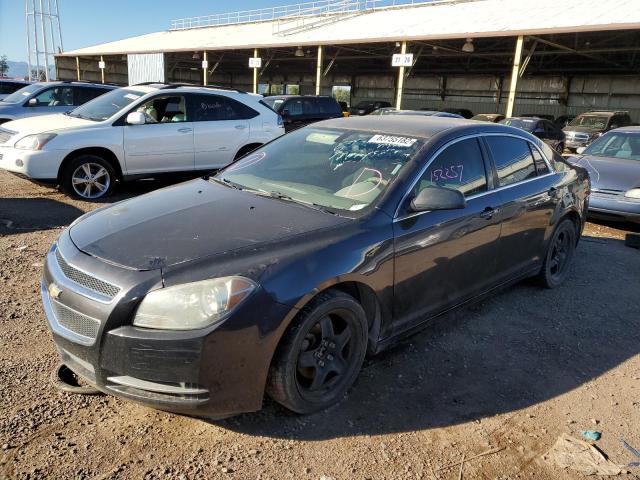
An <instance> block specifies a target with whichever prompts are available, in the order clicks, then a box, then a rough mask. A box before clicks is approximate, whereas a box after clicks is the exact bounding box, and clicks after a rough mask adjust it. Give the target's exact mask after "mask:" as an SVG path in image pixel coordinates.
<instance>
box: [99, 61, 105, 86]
mask: <svg viewBox="0 0 640 480" xmlns="http://www.w3.org/2000/svg"><path fill="white" fill-rule="evenodd" d="M100 65H104V58H103V57H102V55H100ZM100 76H101V77H102V83H104V68H100Z"/></svg>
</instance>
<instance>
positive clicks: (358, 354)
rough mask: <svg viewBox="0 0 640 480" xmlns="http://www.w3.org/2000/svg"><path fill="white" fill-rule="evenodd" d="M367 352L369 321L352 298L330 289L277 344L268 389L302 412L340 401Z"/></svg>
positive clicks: (320, 296) (272, 394)
mask: <svg viewBox="0 0 640 480" xmlns="http://www.w3.org/2000/svg"><path fill="white" fill-rule="evenodd" d="M366 350H367V318H366V315H365V312H364V310H363V309H362V306H361V305H360V304H359V303H358V302H357V301H356V300H355V299H354V298H353V297H351V296H350V295H347V294H346V293H343V292H340V291H332V290H329V291H327V292H325V293H321V294H320V295H318V296H317V297H316V298H315V299H314V300H312V301H311V302H310V304H309V305H307V306H305V307H304V308H303V309H302V310H301V311H300V314H299V315H298V317H297V318H296V319H295V320H294V321H293V322H292V324H291V325H290V326H289V328H288V329H287V331H286V332H285V334H284V335H283V337H282V339H281V340H280V344H279V345H278V348H277V351H276V354H275V357H274V360H273V362H272V364H271V368H270V370H269V377H268V379H267V387H266V391H267V393H268V395H269V396H270V397H271V398H273V399H274V400H275V401H276V402H278V403H280V404H281V405H283V406H284V407H286V408H288V409H289V410H292V411H294V412H297V413H311V412H316V411H318V410H323V409H325V408H327V407H329V406H331V405H333V404H334V403H337V402H338V401H339V400H340V399H341V398H342V397H343V396H344V394H345V393H346V392H347V390H348V389H349V388H350V387H351V385H353V382H354V381H355V379H356V377H357V376H358V373H359V372H360V368H361V367H362V362H363V360H364V357H365V354H366Z"/></svg>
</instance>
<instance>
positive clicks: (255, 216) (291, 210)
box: [69, 179, 349, 270]
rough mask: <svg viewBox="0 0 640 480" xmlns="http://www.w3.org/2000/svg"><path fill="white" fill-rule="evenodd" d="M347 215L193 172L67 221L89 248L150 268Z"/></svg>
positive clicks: (99, 254)
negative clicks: (175, 182)
mask: <svg viewBox="0 0 640 480" xmlns="http://www.w3.org/2000/svg"><path fill="white" fill-rule="evenodd" d="M347 221H349V219H346V218H344V217H338V216H335V215H331V214H329V213H325V212H321V211H318V210H313V209H311V208H308V207H305V206H302V205H299V204H295V203H291V202H286V201H284V200H277V199H273V198H268V197H260V196H257V195H253V194H251V193H248V192H243V191H239V190H235V189H232V188H229V187H225V186H222V185H219V184H217V183H213V182H211V181H208V180H204V179H198V180H194V181H190V182H187V183H183V184H179V185H175V186H172V187H168V188H165V189H161V190H156V191H155V192H151V193H149V194H146V195H143V196H140V197H137V198H134V199H131V200H127V201H124V202H120V203H117V204H114V205H112V206H109V207H106V208H103V209H99V210H97V211H94V212H91V213H89V214H87V215H86V216H84V217H83V218H82V219H81V220H80V221H79V222H78V223H77V224H75V225H72V226H71V228H70V231H69V234H70V236H71V239H72V241H73V242H74V244H75V245H76V246H77V247H78V248H79V249H80V250H82V251H83V252H85V253H87V254H89V255H92V256H94V257H97V258H100V259H102V260H104V261H107V262H109V263H113V264H117V265H121V266H124V267H127V268H134V269H137V270H152V269H156V268H163V267H168V266H172V265H177V264H179V263H183V262H188V261H191V260H196V259H199V258H203V257H207V256H212V255H216V254H223V253H228V252H231V251H236V250H240V249H243V248H250V247H257V246H258V245H260V246H264V245H265V244H268V243H270V242H276V241H280V240H282V239H284V238H287V237H292V236H296V235H301V234H304V233H309V232H312V231H316V230H318V229H322V228H328V227H332V226H335V225H338V224H340V223H343V222H347Z"/></svg>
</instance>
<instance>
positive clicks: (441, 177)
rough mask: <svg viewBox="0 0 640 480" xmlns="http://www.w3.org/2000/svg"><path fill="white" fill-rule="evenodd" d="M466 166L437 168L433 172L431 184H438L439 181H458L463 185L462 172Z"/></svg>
mask: <svg viewBox="0 0 640 480" xmlns="http://www.w3.org/2000/svg"><path fill="white" fill-rule="evenodd" d="M463 170H464V165H449V166H447V167H442V168H436V169H435V170H432V171H431V182H432V183H437V182H438V181H444V182H447V181H450V180H457V181H458V182H459V183H462V171H463Z"/></svg>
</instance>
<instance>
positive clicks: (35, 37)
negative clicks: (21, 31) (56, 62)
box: [29, 0, 41, 82]
mask: <svg viewBox="0 0 640 480" xmlns="http://www.w3.org/2000/svg"><path fill="white" fill-rule="evenodd" d="M30 3H31V6H32V10H31V12H32V16H31V17H32V19H33V40H34V45H33V47H34V49H35V54H36V78H35V81H36V82H39V81H40V80H41V79H40V49H39V48H38V23H37V21H36V0H31V2H30ZM29 78H30V80H34V79H33V78H31V72H29Z"/></svg>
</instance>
